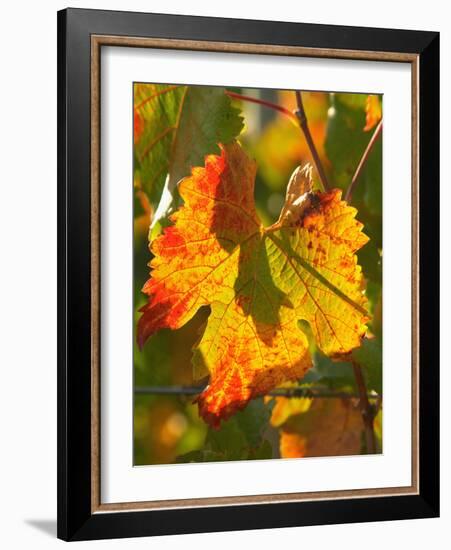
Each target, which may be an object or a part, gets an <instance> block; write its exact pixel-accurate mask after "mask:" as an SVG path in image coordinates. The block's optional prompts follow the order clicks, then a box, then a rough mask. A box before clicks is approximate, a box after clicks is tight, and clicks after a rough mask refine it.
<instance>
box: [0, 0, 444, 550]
mask: <svg viewBox="0 0 451 550" xmlns="http://www.w3.org/2000/svg"><path fill="white" fill-rule="evenodd" d="M66 5H67V4H66V3H65V2H62V1H57V0H47V1H46V2H31V1H29V0H26V1H23V2H17V3H12V2H8V3H5V4H4V5H3V6H2V25H1V27H2V28H1V33H0V56H1V64H0V74H1V85H0V151H1V154H0V173H1V175H0V193H1V199H0V243H1V247H0V262H1V270H0V335H1V339H0V342H1V344H0V357H1V359H0V365H1V367H0V368H1V371H0V372H1V385H0V422H1V453H0V525H1V526H2V528H1V531H0V540H1V546H2V547H3V548H8V549H16V548H27V547H32V548H34V549H36V550H39V549H41V548H46V549H47V548H53V547H56V546H57V545H59V546H61V545H62V544H63V543H62V542H61V541H58V540H56V539H55V536H56V523H55V521H56V11H57V10H58V9H62V8H64V7H66ZM70 5H71V6H73V7H86V8H87V7H89V8H102V9H119V10H120V9H127V10H134V11H154V12H160V13H180V14H193V15H210V16H222V17H242V18H248V19H251V18H258V19H269V20H271V19H272V20H281V21H302V22H309V23H329V24H346V25H360V26H379V27H393V28H411V29H426V30H436V31H440V32H441V33H442V34H441V46H442V50H441V55H442V62H441V65H442V69H441V70H442V75H441V97H442V104H441V121H442V124H441V128H442V130H441V135H442V143H441V152H442V172H441V179H442V196H441V204H442V207H441V210H442V235H443V237H442V244H441V246H442V282H443V284H442V289H441V302H442V311H443V314H442V329H441V334H442V341H443V342H444V345H443V347H442V396H443V397H442V427H441V433H442V435H441V437H442V439H441V441H442V465H443V468H442V518H440V519H433V520H421V521H404V522H387V523H383V524H382V523H375V524H359V525H337V526H327V527H322V526H320V527H308V528H305V527H304V528H292V529H278V530H266V531H247V532H236V533H216V534H204V535H185V536H176V537H161V538H156V539H152V540H150V539H129V540H125V541H124V540H122V541H102V542H96V543H83V547H85V548H86V547H89V548H91V547H94V545H97V546H98V547H101V546H103V547H105V545H106V546H107V547H112V548H121V549H122V548H144V547H145V546H148V545H149V543H152V545H153V546H152V547H153V548H155V549H163V548H164V549H175V548H179V547H180V546H182V547H184V548H186V549H194V548H195V549H196V550H202V549H204V548H209V547H211V545H213V546H214V547H215V548H217V549H218V550H221V549H223V548H224V549H225V548H230V547H235V548H245V547H246V546H247V545H253V546H255V547H257V546H259V547H260V548H272V547H276V546H281V545H294V547H297V548H299V547H301V545H302V547H313V546H315V547H318V546H319V547H320V548H325V547H327V546H329V545H330V546H331V547H333V548H334V549H337V550H338V549H341V548H343V549H344V548H346V549H349V548H357V547H358V548H360V549H365V550H367V549H368V550H370V549H373V548H374V549H376V548H377V549H380V548H381V547H382V548H383V547H389V548H390V547H396V546H397V545H400V544H402V545H403V546H404V547H408V548H409V550H415V549H420V548H421V549H423V548H424V547H425V546H429V545H430V544H431V542H432V541H434V542H435V545H436V546H437V547H438V548H443V547H444V544H443V543H441V542H440V540H449V538H450V534H451V529H450V522H451V484H450V474H449V472H450V469H449V467H448V465H449V463H450V460H451V437H450V434H451V429H450V428H451V426H450V417H451V414H450V413H451V399H449V395H448V393H449V390H448V388H449V387H450V382H451V375H450V369H449V363H450V353H449V349H448V346H446V343H447V339H448V338H449V334H450V332H451V325H450V321H449V319H450V316H449V315H448V314H447V313H446V309H447V308H449V307H450V306H451V301H450V285H449V281H450V280H451V272H450V252H449V251H450V249H451V246H450V245H451V243H450V235H451V216H450V215H449V212H448V208H447V206H449V205H451V200H450V199H451V196H450V195H451V191H450V185H449V182H450V180H451V171H450V168H451V167H450V155H449V150H450V147H451V142H450V131H449V125H450V123H451V117H450V101H449V98H450V97H451V79H450V67H451V55H450V52H451V25H450V23H451V18H450V17H449V16H448V13H447V4H446V3H445V2H443V1H441V0H429V1H428V2H427V3H425V2H424V0H422V1H418V0H411V1H410V2H408V3H405V2H399V3H396V2H393V1H392V0H378V1H377V2H364V1H363V0H341V1H337V0H322V1H321V2H302V3H301V2H298V3H296V2H294V1H293V0H278V1H277V2H266V3H263V2H261V1H259V2H256V1H254V2H252V1H249V0H248V1H247V2H243V1H242V0H228V2H212V1H211V0H208V1H207V0H197V1H196V2H190V3H189V2H186V0H165V1H164V2H163V1H160V2H155V1H154V2H138V1H136V0H135V1H133V0H129V1H124V0H123V1H120V0H108V1H97V2H94V1H89V0H85V1H84V2H78V1H76V0H72V1H71V3H70ZM446 282H448V283H447V284H446ZM445 346H446V349H445Z"/></svg>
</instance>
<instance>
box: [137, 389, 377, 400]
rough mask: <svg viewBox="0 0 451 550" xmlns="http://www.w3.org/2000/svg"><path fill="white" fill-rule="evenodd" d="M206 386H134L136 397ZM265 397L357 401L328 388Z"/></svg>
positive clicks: (190, 391) (188, 392)
mask: <svg viewBox="0 0 451 550" xmlns="http://www.w3.org/2000/svg"><path fill="white" fill-rule="evenodd" d="M205 388H206V386H135V394H136V395H184V396H188V395H198V394H200V393H202V392H203V391H204V389H205ZM266 395H269V396H271V397H308V398H341V399H359V398H360V395H359V393H357V392H343V391H335V390H330V389H328V388H315V387H311V388H276V389H274V390H271V391H270V392H268V393H267V394H266ZM380 398H381V396H380V395H378V394H376V393H369V394H368V399H380Z"/></svg>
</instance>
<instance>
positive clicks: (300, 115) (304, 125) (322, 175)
mask: <svg viewBox="0 0 451 550" xmlns="http://www.w3.org/2000/svg"><path fill="white" fill-rule="evenodd" d="M295 94H296V104H297V111H296V112H295V113H294V114H295V115H296V117H297V119H298V122H299V126H300V127H301V130H302V132H303V133H304V136H305V140H306V142H307V145H308V147H309V149H310V153H311V155H312V157H313V162H314V163H315V167H316V171H317V172H318V175H319V179H320V180H321V183H322V186H323V189H324V191H328V190H329V189H330V186H329V182H328V181H327V176H326V172H325V171H324V167H323V165H322V162H321V159H320V158H319V155H318V151H317V149H316V146H315V142H314V141H313V138H312V134H311V133H310V128H309V126H308V121H307V115H306V114H305V109H304V102H303V101H302V93H301V92H300V91H299V90H296V91H295Z"/></svg>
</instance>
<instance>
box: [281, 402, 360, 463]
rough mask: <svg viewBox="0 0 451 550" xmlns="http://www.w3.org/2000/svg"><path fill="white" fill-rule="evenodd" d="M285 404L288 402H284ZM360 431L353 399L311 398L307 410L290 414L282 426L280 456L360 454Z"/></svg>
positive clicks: (358, 411) (358, 414) (357, 408)
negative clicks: (293, 414)
mask: <svg viewBox="0 0 451 550" xmlns="http://www.w3.org/2000/svg"><path fill="white" fill-rule="evenodd" d="M281 399H286V398H281ZM287 406H290V405H289V404H288V403H287ZM272 423H273V420H272ZM362 433H363V421H362V415H361V414H360V410H359V407H358V406H357V405H356V403H355V402H354V400H351V399H340V398H332V399H313V400H312V403H311V405H310V407H309V409H308V410H307V411H306V412H301V414H298V415H295V416H291V417H290V418H289V419H288V421H287V422H286V423H285V424H284V425H283V427H282V429H281V432H280V456H281V457H282V458H301V457H307V456H309V457H313V456H345V455H355V454H359V453H360V447H361V441H362Z"/></svg>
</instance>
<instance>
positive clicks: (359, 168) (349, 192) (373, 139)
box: [344, 119, 382, 203]
mask: <svg viewBox="0 0 451 550" xmlns="http://www.w3.org/2000/svg"><path fill="white" fill-rule="evenodd" d="M381 133H382V119H381V120H380V122H379V124H378V125H377V126H376V129H375V130H374V132H373V135H372V136H371V139H370V141H369V142H368V145H367V146H366V149H365V151H364V152H363V155H362V158H361V159H360V162H359V164H358V165H357V168H356V171H355V173H354V175H353V177H352V180H351V183H350V184H349V187H348V189H347V191H346V194H345V196H344V199H345V201H346V202H348V203H349V202H351V200H352V193H353V192H354V188H355V186H356V184H357V182H358V180H359V177H360V174H361V173H362V170H363V167H364V166H365V164H366V161H367V160H368V157H369V156H370V153H371V151H372V149H373V147H374V144H375V143H376V141H377V138H378V137H379V136H380V135H381Z"/></svg>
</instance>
